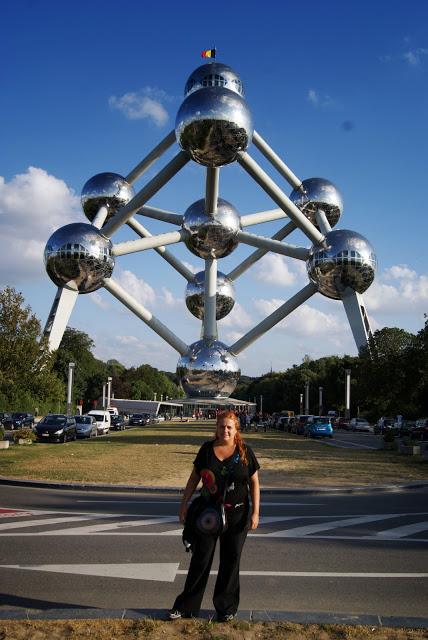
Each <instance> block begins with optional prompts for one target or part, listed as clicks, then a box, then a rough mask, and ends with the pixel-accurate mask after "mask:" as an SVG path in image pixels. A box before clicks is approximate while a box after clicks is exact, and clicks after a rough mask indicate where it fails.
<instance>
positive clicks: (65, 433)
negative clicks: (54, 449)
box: [34, 413, 77, 442]
mask: <svg viewBox="0 0 428 640" xmlns="http://www.w3.org/2000/svg"><path fill="white" fill-rule="evenodd" d="M34 431H35V433H36V436H37V439H38V440H39V441H41V442H43V441H47V442H67V440H76V436H77V432H76V420H75V419H74V417H72V416H66V415H64V414H63V413H49V414H48V415H47V416H45V417H44V418H42V419H41V420H40V422H38V423H37V425H36V427H35V429H34Z"/></svg>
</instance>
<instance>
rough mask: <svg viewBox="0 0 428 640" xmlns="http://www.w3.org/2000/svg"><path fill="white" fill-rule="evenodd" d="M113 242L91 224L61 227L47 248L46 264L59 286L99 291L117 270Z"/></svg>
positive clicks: (80, 290) (78, 223) (84, 290)
mask: <svg viewBox="0 0 428 640" xmlns="http://www.w3.org/2000/svg"><path fill="white" fill-rule="evenodd" d="M112 246H113V245H112V243H111V241H110V240H107V239H106V238H104V236H103V235H102V234H101V232H100V231H99V230H98V229H96V228H95V227H93V226H92V225H91V224H85V223H83V222H75V223H73V224H67V225H66V226H65V227H61V228H60V229H57V230H56V231H55V233H53V234H52V235H51V237H50V238H49V240H48V242H47V244H46V248H45V254H44V259H45V267H46V271H47V273H48V276H49V277H50V279H51V280H52V281H53V282H54V283H55V284H56V285H57V286H58V287H66V286H68V287H69V288H71V289H75V290H77V291H79V293H89V292H91V291H96V290H97V289H99V288H100V287H101V286H102V283H103V278H109V277H110V276H111V274H112V272H113V267H114V257H113V256H112V253H111V252H112Z"/></svg>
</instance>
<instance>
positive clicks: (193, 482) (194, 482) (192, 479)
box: [178, 467, 200, 524]
mask: <svg viewBox="0 0 428 640" xmlns="http://www.w3.org/2000/svg"><path fill="white" fill-rule="evenodd" d="M199 480H200V476H199V473H198V472H197V471H196V469H195V467H193V471H192V473H191V474H190V476H189V479H188V481H187V484H186V488H185V489H184V493H183V497H182V499H181V504H180V511H179V515H178V517H179V519H180V522H181V524H184V521H185V520H186V513H187V505H188V503H189V500H190V498H191V497H192V495H193V494H194V492H195V489H196V487H197V486H198V484H199Z"/></svg>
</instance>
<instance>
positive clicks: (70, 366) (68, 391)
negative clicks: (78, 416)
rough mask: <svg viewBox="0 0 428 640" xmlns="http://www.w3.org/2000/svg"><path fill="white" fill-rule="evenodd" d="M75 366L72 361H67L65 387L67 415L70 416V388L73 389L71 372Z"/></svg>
mask: <svg viewBox="0 0 428 640" xmlns="http://www.w3.org/2000/svg"><path fill="white" fill-rule="evenodd" d="M75 366H76V365H75V363H74V362H69V363H68V387H67V415H68V416H71V415H72V413H73V411H72V409H73V405H72V400H71V396H72V390H73V373H74V367H75Z"/></svg>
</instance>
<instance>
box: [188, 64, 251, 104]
mask: <svg viewBox="0 0 428 640" xmlns="http://www.w3.org/2000/svg"><path fill="white" fill-rule="evenodd" d="M206 87H224V88H225V89H229V90H230V91H234V92H235V93H237V94H238V95H240V96H244V87H243V86H242V82H241V79H240V77H239V76H238V74H237V73H236V71H234V70H233V69H231V68H230V67H228V66H227V65H225V64H221V63H220V62H209V63H208V64H203V65H201V66H200V67H198V68H197V69H195V70H194V71H193V73H192V74H191V75H190V76H189V78H188V80H187V82H186V87H185V89H184V95H185V96H188V95H189V94H190V93H193V92H194V91H198V90H199V89H205V88H206Z"/></svg>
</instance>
